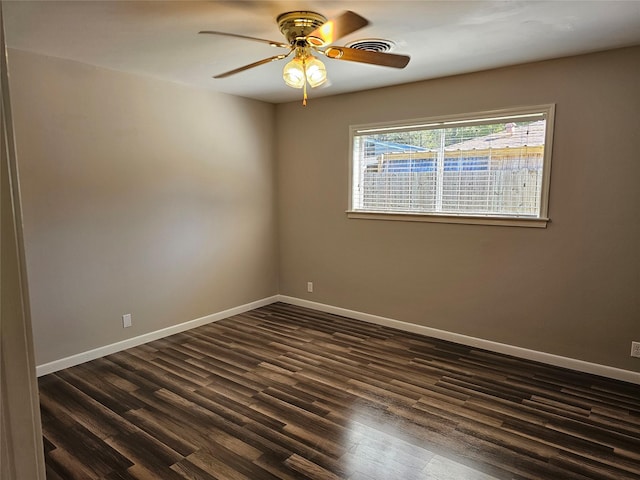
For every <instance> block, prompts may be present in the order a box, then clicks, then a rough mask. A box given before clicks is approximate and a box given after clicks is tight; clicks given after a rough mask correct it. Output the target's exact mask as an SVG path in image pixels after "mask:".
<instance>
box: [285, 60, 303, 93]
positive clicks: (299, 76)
mask: <svg viewBox="0 0 640 480" xmlns="http://www.w3.org/2000/svg"><path fill="white" fill-rule="evenodd" d="M282 78H283V80H284V83H286V84H287V85H288V86H290V87H293V88H302V87H303V86H304V83H305V75H304V65H303V62H302V60H301V59H300V58H298V57H296V58H294V59H293V60H291V61H290V62H289V63H287V64H286V65H285V66H284V69H283V70H282Z"/></svg>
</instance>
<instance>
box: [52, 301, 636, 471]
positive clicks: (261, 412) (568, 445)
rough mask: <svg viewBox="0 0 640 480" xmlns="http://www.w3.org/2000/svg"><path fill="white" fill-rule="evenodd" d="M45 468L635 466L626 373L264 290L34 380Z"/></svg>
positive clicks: (631, 391)
mask: <svg viewBox="0 0 640 480" xmlns="http://www.w3.org/2000/svg"><path fill="white" fill-rule="evenodd" d="M40 396H41V409H42V422H43V430H44V446H45V452H46V464H47V475H48V479H49V480H57V479H65V480H69V479H81V480H87V479H96V478H100V479H108V480H130V479H154V480H157V479H162V480H184V479H190V480H209V479H218V480H245V479H249V480H263V479H264V480H274V479H322V480H324V479H327V480H332V479H351V480H375V479H381V480H410V479H433V480H445V479H446V480H454V479H455V480H491V479H534V480H542V479H553V480H564V479H583V480H584V479H616V480H624V479H640V386H638V385H631V384H626V383H623V382H617V381H613V380H608V379H603V378H600V377H596V376H591V375H586V374H580V373H575V372H571V371H567V370H563V369H559V368H554V367H549V366H545V365H541V364H537V363H533V362H528V361H523V360H518V359H514V358H511V357H507V356H503V355H498V354H493V353H489V352H486V351H482V350H477V349H472V348H469V347H464V346H460V345H457V344H453V343H448V342H444V341H439V340H434V339H430V338H426V337H421V336H419V335H414V334H410V333H406V332H401V331H398V330H393V329H390V328H385V327H380V326H376V325H370V324H367V323H362V322H358V321H355V320H351V319H347V318H343V317H338V316H334V315H329V314H325V313H320V312H316V311H312V310H307V309H304V308H300V307H294V306H290V305H285V304H281V303H279V304H273V305H269V306H267V307H263V308H259V309H257V310H253V311H251V312H248V313H245V314H243V315H237V316H235V317H232V318H229V319H226V320H223V321H220V322H217V323H212V324H209V325H206V326H203V327H199V328H197V329H194V330H191V331H188V332H185V333H181V334H178V335H174V336H172V337H169V338H166V339H162V340H158V341H155V342H152V343H149V344H147V345H143V346H140V347H136V348H132V349H130V350H127V351H124V352H120V353H117V354H113V355H110V356H108V357H105V358H102V359H99V360H95V361H92V362H88V363H85V364H83V365H79V366H76V367H73V368H69V369H67V370H63V371H60V372H57V373H54V374H51V375H47V376H44V377H42V378H40Z"/></svg>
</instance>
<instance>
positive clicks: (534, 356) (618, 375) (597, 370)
mask: <svg viewBox="0 0 640 480" xmlns="http://www.w3.org/2000/svg"><path fill="white" fill-rule="evenodd" d="M278 301H280V302H283V303H289V304H291V305H297V306H300V307H306V308H310V309H313V310H319V311H321V312H326V313H333V314H335V315H341V316H343V317H349V318H353V319H356V320H362V321H364V322H369V323H374V324H376V325H383V326H385V327H392V328H397V329H398V330H404V331H406V332H412V333H418V334H420V335H426V336H428V337H433V338H438V339H441V340H448V341H450V342H455V343H460V344H462V345H467V346H470V347H475V348H481V349H483V350H489V351H491V352H496V353H503V354H506V355H511V356H513V357H518V358H523V359H526V360H533V361H536V362H540V363H545V364H547V365H554V366H556V367H563V368H568V369H571V370H576V371H578V372H584V373H591V374H594V375H600V376H602V377H608V378H613V379H616V380H622V381H625V382H629V383H635V384H640V373H639V372H632V371H630V370H623V369H621V368H615V367H609V366H606V365H600V364H597V363H591V362H585V361H583V360H576V359H574V358H569V357H562V356H560V355H554V354H552V353H545V352H539V351H536V350H529V349H527V348H521V347H515V346H513V345H507V344H505V343H498V342H492V341H491V340H484V339H482V338H475V337H469V336H467V335H461V334H459V333H452V332H447V331H445V330H438V329H436V328H431V327H425V326H423V325H416V324H414V323H407V322H402V321H400V320H393V319H391V318H386V317H380V316H378V315H371V314H369V313H363V312H358V311H355V310H348V309H346V308H340V307H334V306H332V305H326V304H323V303H317V302H311V301H309V300H304V299H301V298H296V297H288V296H286V295H278Z"/></svg>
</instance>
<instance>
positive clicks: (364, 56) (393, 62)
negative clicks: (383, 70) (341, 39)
mask: <svg viewBox="0 0 640 480" xmlns="http://www.w3.org/2000/svg"><path fill="white" fill-rule="evenodd" d="M318 51H320V50H318ZM323 53H324V54H325V55H326V56H327V57H329V58H335V59H337V60H348V61H350V62H360V63H371V64H373V65H382V66H383V67H393V68H404V67H406V66H407V64H408V63H409V60H410V59H411V57H408V56H407V55H397V54H395V53H382V52H371V51H369V50H358V49H357V48H349V47H329V48H327V49H326V50H325V51H324V52H323Z"/></svg>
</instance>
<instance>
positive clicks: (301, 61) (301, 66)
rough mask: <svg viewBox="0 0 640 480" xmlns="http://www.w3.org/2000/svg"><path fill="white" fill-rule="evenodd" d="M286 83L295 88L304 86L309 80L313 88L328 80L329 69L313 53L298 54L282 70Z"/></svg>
mask: <svg viewBox="0 0 640 480" xmlns="http://www.w3.org/2000/svg"><path fill="white" fill-rule="evenodd" d="M282 78H283V80H284V83H286V84H287V85H288V86H290V87H293V88H302V87H304V85H305V83H306V82H308V83H309V86H310V87H311V88H315V87H319V86H320V85H322V84H323V83H325V82H326V81H327V69H326V67H325V66H324V63H322V62H321V61H320V60H318V59H317V58H316V57H314V56H313V55H304V54H301V55H297V56H296V57H295V58H294V59H293V60H291V61H290V62H289V63H287V64H286V65H285V66H284V69H283V70H282Z"/></svg>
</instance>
